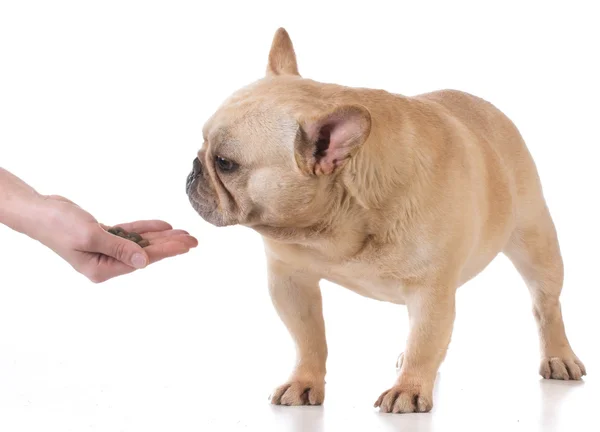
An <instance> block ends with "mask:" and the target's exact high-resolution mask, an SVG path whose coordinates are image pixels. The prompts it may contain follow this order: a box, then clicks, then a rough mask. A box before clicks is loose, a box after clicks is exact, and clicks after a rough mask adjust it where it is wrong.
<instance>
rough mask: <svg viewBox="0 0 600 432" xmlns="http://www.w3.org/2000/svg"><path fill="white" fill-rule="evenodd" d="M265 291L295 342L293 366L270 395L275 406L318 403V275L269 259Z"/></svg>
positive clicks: (323, 352) (323, 345) (322, 355)
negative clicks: (285, 380)
mask: <svg viewBox="0 0 600 432" xmlns="http://www.w3.org/2000/svg"><path fill="white" fill-rule="evenodd" d="M268 272H269V292H270V294H271V300H272V301H273V305H274V306H275V309H276V310H277V313H278V314H279V317H280V318H281V320H282V321H283V323H284V324H285V325H286V327H287V329H288V331H289V332H290V335H291V336H292V338H293V339H294V342H295V344H296V355H297V359H296V365H295V367H294V370H293V371H292V374H291V375H290V377H289V379H288V381H287V382H286V383H285V384H283V385H281V386H279V387H278V388H277V389H276V390H275V391H274V392H273V394H272V395H271V403H273V404H276V405H321V404H322V403H323V399H324V397H325V363H326V360H327V342H326V340H325V323H324V322H323V310H322V301H321V290H320V288H319V278H318V277H315V276H314V275H311V274H308V273H306V272H303V271H299V270H296V269H293V268H290V267H289V266H287V265H285V264H283V263H281V262H277V261H274V260H270V261H269V266H268Z"/></svg>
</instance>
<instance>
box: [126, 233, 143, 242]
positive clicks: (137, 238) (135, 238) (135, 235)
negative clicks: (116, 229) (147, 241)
mask: <svg viewBox="0 0 600 432" xmlns="http://www.w3.org/2000/svg"><path fill="white" fill-rule="evenodd" d="M127 236H128V237H129V238H130V239H131V240H133V241H134V242H136V243H137V242H139V241H141V240H143V239H142V236H141V235H139V234H138V233H135V232H130V233H129V234H128V235H127Z"/></svg>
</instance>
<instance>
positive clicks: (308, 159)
mask: <svg viewBox="0 0 600 432" xmlns="http://www.w3.org/2000/svg"><path fill="white" fill-rule="evenodd" d="M370 132H371V114H370V113H369V111H367V109H366V108H364V107H362V106H358V105H345V106H341V107H338V108H336V109H334V110H332V111H330V112H328V113H326V114H324V115H320V116H318V117H316V118H312V119H308V120H305V121H302V122H301V123H300V128H299V129H298V134H297V136H296V143H295V149H294V156H295V158H296V163H297V164H298V167H299V168H300V170H302V171H303V172H304V173H306V174H309V175H329V174H333V173H334V172H335V171H336V170H338V169H340V168H341V167H343V165H344V164H345V163H346V161H347V160H348V159H349V158H351V157H352V156H353V155H354V154H355V153H356V151H357V150H358V149H359V148H360V146H361V145H362V144H363V143H364V142H365V141H366V140H367V138H368V137H369V133H370Z"/></svg>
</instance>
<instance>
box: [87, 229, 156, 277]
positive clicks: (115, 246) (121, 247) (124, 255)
mask: <svg viewBox="0 0 600 432" xmlns="http://www.w3.org/2000/svg"><path fill="white" fill-rule="evenodd" d="M101 231H102V233H101V234H102V235H101V236H99V242H98V252H100V253H102V254H104V255H108V256H110V257H112V258H114V259H116V260H117V261H120V262H122V263H123V264H126V265H128V266H130V267H133V268H136V269H141V268H144V267H146V266H147V265H148V261H149V259H148V254H147V253H146V252H145V251H144V249H143V248H142V247H141V246H139V245H138V244H137V243H135V242H132V241H131V240H127V239H124V238H122V237H117V236H116V235H113V234H110V233H108V232H106V231H104V230H101Z"/></svg>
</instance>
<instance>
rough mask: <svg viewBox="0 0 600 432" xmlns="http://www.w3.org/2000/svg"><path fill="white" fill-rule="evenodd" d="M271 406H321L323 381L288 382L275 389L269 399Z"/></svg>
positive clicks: (323, 397) (323, 393) (323, 396)
mask: <svg viewBox="0 0 600 432" xmlns="http://www.w3.org/2000/svg"><path fill="white" fill-rule="evenodd" d="M270 399H271V403H272V404H273V405H288V406H299V405H321V404H322V403H323V400H324V399H325V381H289V382H287V383H285V384H283V385H282V386H279V387H277V389H275V391H274V392H273V394H272V395H271V397H270Z"/></svg>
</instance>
